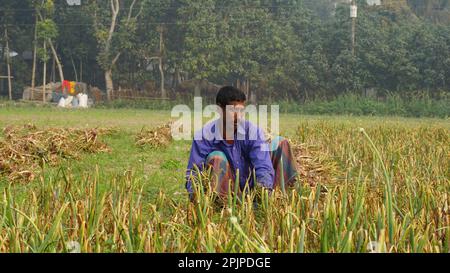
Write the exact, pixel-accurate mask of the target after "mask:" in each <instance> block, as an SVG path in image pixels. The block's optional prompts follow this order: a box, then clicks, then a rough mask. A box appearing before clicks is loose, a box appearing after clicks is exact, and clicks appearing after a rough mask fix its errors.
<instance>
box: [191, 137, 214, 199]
mask: <svg viewBox="0 0 450 273" xmlns="http://www.w3.org/2000/svg"><path fill="white" fill-rule="evenodd" d="M208 151H209V148H208V145H207V143H206V141H204V140H193V141H192V146H191V154H190V156H189V162H188V166H187V170H186V189H187V191H188V192H189V193H190V194H192V193H193V192H194V189H193V187H192V181H191V174H192V175H195V174H194V171H195V170H196V168H195V166H197V167H198V168H199V169H200V170H201V169H202V167H203V165H204V164H205V160H206V157H207V156H208Z"/></svg>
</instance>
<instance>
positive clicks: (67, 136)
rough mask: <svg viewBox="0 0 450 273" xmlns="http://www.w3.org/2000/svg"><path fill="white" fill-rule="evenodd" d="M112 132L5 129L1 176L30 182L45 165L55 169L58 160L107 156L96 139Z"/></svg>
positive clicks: (0, 143)
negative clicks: (82, 156)
mask: <svg viewBox="0 0 450 273" xmlns="http://www.w3.org/2000/svg"><path fill="white" fill-rule="evenodd" d="M112 132H113V130H112V129H104V128H101V129H99V128H95V129H74V128H49V129H45V130H38V128H37V127H36V126H35V125H33V124H27V125H24V126H8V127H6V128H4V129H3V139H2V138H0V176H5V177H7V178H8V180H10V181H16V180H22V181H23V180H25V181H31V180H33V179H34V178H35V177H36V174H37V173H38V172H39V170H40V169H41V166H42V165H43V164H44V163H45V164H46V165H50V166H56V165H57V164H58V163H59V162H60V160H61V159H67V158H79V156H80V154H81V153H98V152H108V151H109V148H108V147H107V146H106V144H104V143H102V142H100V141H99V140H98V136H99V135H105V134H110V133H112Z"/></svg>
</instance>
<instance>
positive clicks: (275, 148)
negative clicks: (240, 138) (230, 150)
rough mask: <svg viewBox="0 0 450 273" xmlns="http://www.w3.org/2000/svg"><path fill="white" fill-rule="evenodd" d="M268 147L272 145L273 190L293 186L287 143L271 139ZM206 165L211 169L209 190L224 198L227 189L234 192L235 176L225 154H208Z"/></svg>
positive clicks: (293, 176)
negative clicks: (211, 189) (213, 190)
mask: <svg viewBox="0 0 450 273" xmlns="http://www.w3.org/2000/svg"><path fill="white" fill-rule="evenodd" d="M270 145H272V149H271V152H270V157H271V160H272V164H273V168H274V170H275V181H274V189H275V188H278V187H281V188H282V187H283V186H282V184H283V183H284V186H285V187H286V188H287V187H291V186H293V185H294V184H295V182H296V180H297V179H296V178H297V170H296V166H295V160H294V158H293V155H292V151H291V147H290V144H289V141H288V140H287V139H285V138H283V137H280V136H278V137H275V138H273V140H272V141H271V143H270ZM206 164H207V165H208V166H209V167H211V175H212V179H211V188H213V189H215V191H216V192H217V193H218V194H219V196H221V197H226V196H227V194H228V190H229V189H232V190H234V189H233V188H234V181H235V177H236V176H235V173H234V171H233V170H232V168H231V167H230V164H229V162H228V159H227V157H226V155H225V153H223V152H221V151H214V152H212V153H210V154H209V155H208V157H207V159H206ZM250 173H253V172H250ZM253 180H254V179H253V177H249V178H248V181H249V182H248V183H249V185H250V187H253V185H254V182H253ZM240 190H243V189H242V188H241V189H240Z"/></svg>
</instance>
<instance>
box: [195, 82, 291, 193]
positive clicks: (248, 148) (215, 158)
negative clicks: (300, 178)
mask: <svg viewBox="0 0 450 273" xmlns="http://www.w3.org/2000/svg"><path fill="white" fill-rule="evenodd" d="M245 102H246V96H245V94H244V93H243V92H242V91H241V90H239V89H237V88H235V87H231V86H226V87H223V88H221V89H220V90H219V92H218V94H217V98H216V104H217V105H218V106H219V107H220V109H221V110H222V111H219V112H221V113H220V118H219V119H217V120H215V121H212V122H210V123H208V124H206V125H205V126H204V127H203V129H202V130H200V131H199V132H196V133H195V136H194V140H193V142H192V147H191V154H190V158H189V163H188V167H187V173H186V179H187V182H186V188H187V190H188V192H189V194H190V197H191V200H192V198H193V195H194V194H193V193H194V187H193V180H194V178H195V177H196V173H195V172H196V171H197V170H204V169H205V167H206V168H212V170H211V173H212V178H211V188H212V189H214V190H215V192H216V193H217V194H218V195H219V196H220V197H223V198H225V197H226V196H228V191H229V190H230V189H231V190H232V191H234V189H233V188H234V182H235V179H236V174H237V173H238V172H237V170H238V169H239V184H240V185H239V186H240V189H239V190H240V192H242V191H243V190H244V188H245V186H246V183H248V187H249V189H252V188H254V187H255V182H256V184H259V185H260V186H262V187H264V188H267V189H269V190H270V191H271V190H273V189H275V188H276V187H278V186H280V185H281V183H284V184H285V185H286V186H292V185H293V184H294V183H295V181H296V177H297V171H296V168H295V163H294V160H293V158H292V152H291V148H290V145H289V142H288V141H287V140H286V139H284V138H282V137H275V138H274V139H272V140H271V141H270V142H268V141H266V139H265V134H264V131H263V130H262V129H261V128H258V127H257V126H256V125H254V124H252V123H251V122H249V121H246V120H245V116H244V115H245V113H244V109H245ZM255 179H256V181H254V180H255Z"/></svg>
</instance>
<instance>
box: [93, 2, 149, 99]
mask: <svg viewBox="0 0 450 273" xmlns="http://www.w3.org/2000/svg"><path fill="white" fill-rule="evenodd" d="M144 4H145V1H144V0H140V1H138V0H132V1H119V0H110V1H95V0H90V1H89V2H88V5H86V8H87V11H88V13H89V14H90V15H91V18H92V21H93V26H94V32H95V33H94V35H95V37H96V39H97V44H98V47H99V50H100V52H99V55H98V56H97V61H98V63H99V65H100V66H101V68H102V69H103V70H104V74H105V83H106V94H107V98H108V100H111V99H112V93H113V90H114V83H113V77H112V73H113V69H114V67H115V65H116V63H117V61H118V60H119V58H120V56H121V55H122V53H123V52H124V50H127V49H130V48H131V47H132V44H131V43H130V40H132V37H133V35H135V34H136V26H137V21H138V19H139V17H140V15H141V13H142V8H143V6H144ZM136 5H139V6H136Z"/></svg>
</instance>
